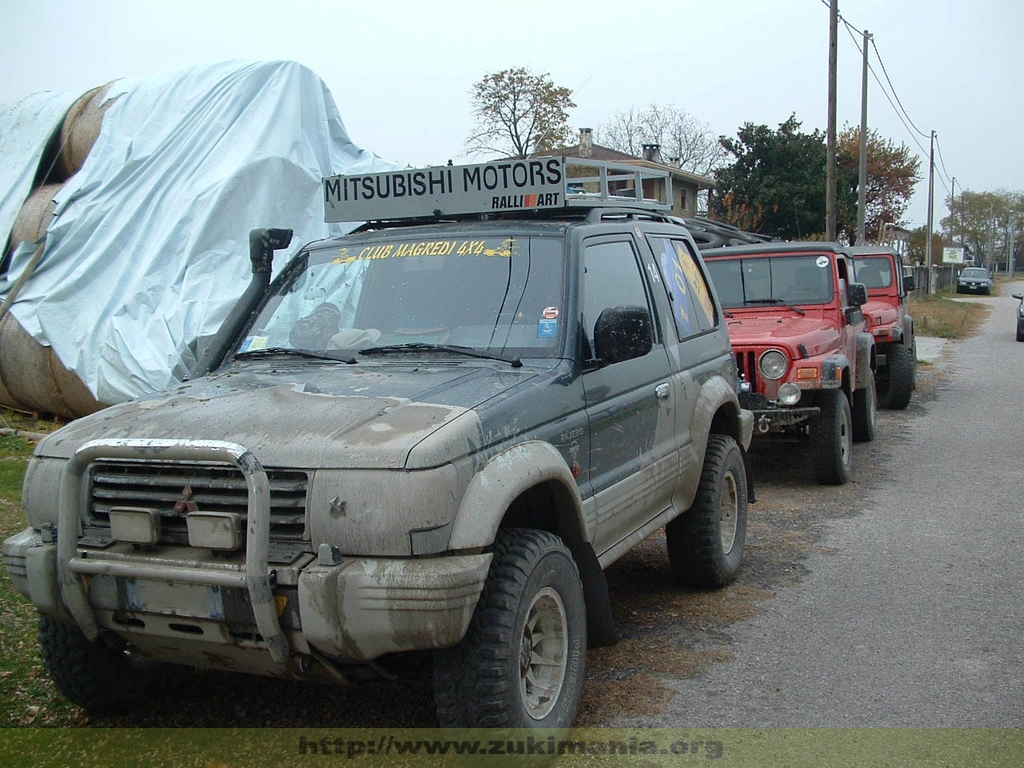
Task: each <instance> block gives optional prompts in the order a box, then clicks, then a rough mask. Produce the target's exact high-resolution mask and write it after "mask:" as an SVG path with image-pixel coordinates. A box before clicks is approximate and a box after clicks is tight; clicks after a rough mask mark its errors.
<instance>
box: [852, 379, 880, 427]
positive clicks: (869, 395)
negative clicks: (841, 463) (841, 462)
mask: <svg viewBox="0 0 1024 768" xmlns="http://www.w3.org/2000/svg"><path fill="white" fill-rule="evenodd" d="M852 416H853V439H854V440H856V441H857V442H858V443H870V442H871V441H872V440H874V439H875V430H876V428H877V426H878V398H877V392H876V391H875V374H874V371H869V372H868V385H867V386H866V387H861V388H860V389H858V390H855V391H854V393H853V413H852Z"/></svg>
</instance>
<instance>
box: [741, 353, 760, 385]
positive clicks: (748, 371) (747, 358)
mask: <svg viewBox="0 0 1024 768" xmlns="http://www.w3.org/2000/svg"><path fill="white" fill-rule="evenodd" d="M736 368H737V370H738V371H739V374H740V378H741V379H743V381H746V382H748V383H749V384H750V391H751V392H757V387H758V381H757V353H756V352H749V351H747V350H743V351H740V352H737V353H736Z"/></svg>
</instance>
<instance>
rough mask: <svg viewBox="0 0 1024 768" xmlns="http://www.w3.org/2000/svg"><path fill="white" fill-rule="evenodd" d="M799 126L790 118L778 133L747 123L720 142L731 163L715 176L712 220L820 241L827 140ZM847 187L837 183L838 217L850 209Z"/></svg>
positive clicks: (776, 235) (781, 235)
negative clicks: (731, 136)
mask: <svg viewBox="0 0 1024 768" xmlns="http://www.w3.org/2000/svg"><path fill="white" fill-rule="evenodd" d="M800 125H801V123H800V122H799V121H798V120H797V119H796V116H795V115H791V116H790V117H789V119H788V120H786V122H784V123H782V124H780V125H779V127H778V129H777V130H774V131H773V130H772V129H771V128H769V127H768V126H766V125H754V124H753V123H745V124H744V125H743V127H742V128H740V130H739V131H738V132H737V134H736V139H731V138H728V137H725V136H722V137H721V138H720V139H719V141H721V143H722V147H723V148H724V149H725V151H726V152H727V153H729V155H731V156H732V157H733V158H734V161H733V163H732V164H731V165H728V166H725V167H723V168H721V169H719V170H718V171H716V172H715V179H716V181H717V185H716V189H715V190H714V192H713V194H712V196H711V199H710V201H709V211H710V213H711V215H712V216H713V217H714V218H717V219H720V220H722V221H725V222H727V223H729V224H732V225H734V226H737V227H740V228H741V229H746V230H748V231H752V232H759V233H761V234H767V235H771V236H773V237H779V238H782V239H785V240H807V239H819V238H820V237H822V233H823V232H824V231H825V162H826V149H825V135H824V134H823V133H822V132H821V131H817V130H816V131H814V132H813V133H809V134H808V133H802V132H801V131H800ZM840 170H841V169H840ZM849 188H850V185H849V182H848V181H842V182H837V189H838V190H840V191H845V194H844V195H842V199H840V200H839V211H840V215H842V211H843V209H844V206H845V207H847V208H849V207H850V206H851V201H850V195H849ZM852 205H856V196H854V198H853V202H852Z"/></svg>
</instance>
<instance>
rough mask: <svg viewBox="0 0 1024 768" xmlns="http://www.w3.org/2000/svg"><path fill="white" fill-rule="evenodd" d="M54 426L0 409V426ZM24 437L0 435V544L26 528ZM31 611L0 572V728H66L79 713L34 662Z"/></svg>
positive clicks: (38, 428) (29, 452)
mask: <svg viewBox="0 0 1024 768" xmlns="http://www.w3.org/2000/svg"><path fill="white" fill-rule="evenodd" d="M59 426H61V425H60V423H58V422H53V421H42V420H36V419H32V418H31V417H28V416H26V415H25V414H20V413H18V412H16V411H9V410H0V428H4V429H18V430H24V431H26V432H52V431H53V430H54V429H56V428H57V427H59ZM32 448H33V446H32V443H31V441H29V440H27V439H25V438H24V437H16V436H13V435H4V436H0V541H2V540H4V539H6V538H8V537H9V536H13V535H14V534H16V533H18V532H19V531H21V530H22V529H24V528H25V526H26V521H25V510H24V508H23V507H22V506H21V486H22V482H23V480H24V478H25V468H26V467H27V466H28V460H29V457H30V456H31V455H32ZM36 621H37V614H36V610H35V608H33V607H32V604H31V603H30V602H29V601H28V599H27V598H25V597H23V596H22V595H21V593H20V592H18V591H17V590H16V589H15V588H14V585H13V584H12V583H11V579H10V577H9V576H8V575H7V570H6V569H3V573H0V728H2V727H6V726H19V725H20V726H24V725H47V726H54V725H70V724H73V723H74V722H76V720H77V719H78V718H79V717H80V714H79V710H78V708H77V707H75V706H74V705H72V704H70V703H69V702H68V701H67V700H66V699H65V698H64V697H63V696H61V695H60V694H58V693H57V689H56V687H55V686H54V685H53V683H52V682H51V680H50V678H49V675H48V674H47V673H46V670H45V668H44V667H43V663H42V660H41V659H40V658H39V651H38V648H37V645H36Z"/></svg>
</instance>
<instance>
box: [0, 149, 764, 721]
mask: <svg viewBox="0 0 1024 768" xmlns="http://www.w3.org/2000/svg"><path fill="white" fill-rule="evenodd" d="M588 168H589V170H588ZM399 179H401V181H399ZM432 182H433V183H432ZM669 184H670V180H669V179H668V177H667V174H666V175H664V176H663V177H659V176H657V175H651V174H650V172H649V171H640V170H637V169H635V168H632V167H630V166H614V165H611V164H601V163H591V164H589V166H586V165H584V166H581V165H580V164H579V163H578V162H577V161H574V160H566V159H562V158H551V159H542V160H536V161H534V160H525V161H509V162H507V163H499V164H483V165H476V166H467V167H443V168H440V169H427V170H424V171H400V172H391V173H386V174H373V175H372V176H359V177H354V178H352V177H333V178H331V179H326V180H325V183H324V190H325V202H326V208H327V212H328V213H327V216H328V218H329V219H332V220H335V219H336V220H338V221H352V220H356V219H365V220H367V221H368V222H369V223H368V224H367V225H365V226H363V227H362V228H361V229H360V231H358V232H356V233H354V234H352V235H349V236H345V237H341V238H332V239H328V240H324V241H320V242H316V243H312V244H310V245H308V246H307V247H304V248H303V249H302V250H301V251H300V252H299V253H298V254H297V255H296V256H295V257H293V259H292V260H291V261H290V263H289V264H288V266H287V267H286V268H285V269H284V271H283V272H282V273H281V274H280V275H278V276H277V277H276V278H275V280H274V281H273V283H272V284H271V285H269V287H268V286H267V280H268V279H269V265H270V263H271V260H272V255H273V251H274V249H276V248H281V247H284V245H285V244H287V242H288V240H289V239H290V233H289V232H288V231H287V230H282V229H266V230H256V231H254V233H253V234H252V236H251V239H250V240H251V253H250V257H251V260H252V263H253V270H254V279H253V283H252V284H251V285H250V287H249V289H248V290H247V291H246V293H245V297H244V299H243V301H242V302H240V304H239V307H238V308H237V310H236V311H235V312H234V313H233V314H232V316H231V317H229V318H228V319H227V320H226V321H225V324H224V328H223V330H222V333H221V334H219V336H218V338H217V339H214V340H213V342H212V343H211V344H210V345H209V348H208V349H207V351H206V353H205V354H204V356H203V358H202V363H201V365H200V366H198V367H197V369H196V371H195V372H194V373H195V376H194V378H193V379H192V380H191V381H188V382H184V383H182V384H181V385H179V386H175V387H173V388H171V389H169V390H167V391H165V392H160V393H155V394H152V395H149V396H147V397H144V398H140V399H139V400H136V401H132V402H128V403H122V404H120V405H116V406H113V407H111V408H109V409H107V410H105V411H102V412H100V413H98V414H95V415H93V416H90V417H86V418H83V419H80V420H78V421H76V422H73V423H71V424H69V425H68V426H66V427H64V428H63V429H61V430H59V431H58V432H56V433H54V434H53V435H52V436H50V437H48V438H46V439H44V440H43V441H41V442H40V443H39V445H38V447H37V449H36V453H35V456H34V458H33V459H32V461H31V463H30V466H29V469H28V471H27V474H26V479H25V489H24V503H25V507H26V511H27V515H28V522H29V527H28V528H26V529H25V530H24V531H23V532H22V533H20V534H18V535H16V536H14V537H12V538H10V539H8V540H7V541H6V542H5V543H4V557H5V561H6V565H7V568H8V571H9V573H10V574H11V577H12V580H13V582H14V584H15V585H16V586H17V588H18V589H19V590H20V591H21V592H22V593H23V594H25V595H27V596H29V598H30V599H31V600H32V602H33V603H34V604H35V605H36V607H37V608H38V609H39V611H40V613H41V614H42V619H41V626H42V631H41V635H40V638H41V643H42V649H43V656H44V659H45V661H46V664H47V666H48V668H49V670H50V672H51V674H52V676H53V678H54V680H55V681H56V682H57V684H58V686H59V687H60V689H61V690H62V691H63V692H64V693H65V694H66V695H67V696H68V697H69V698H71V699H72V700H73V701H75V702H77V703H78V704H80V705H82V706H84V707H87V708H89V709H92V710H95V711H109V710H116V709H125V708H129V707H133V706H136V705H138V704H140V703H142V702H143V701H145V699H147V698H149V697H150V696H152V695H154V694H156V693H158V692H159V691H160V690H161V688H162V686H164V684H165V683H166V682H167V681H168V679H169V678H170V677H171V676H172V675H173V673H174V670H175V669H176V668H178V666H179V665H183V666H196V667H212V668H219V669H226V670H233V671H242V672H251V673H258V674H264V675H271V676H279V677H291V678H300V679H301V678H307V677H309V678H324V679H328V680H335V681H352V680H359V679H362V678H367V677H373V676H392V677H393V676H395V675H401V674H409V673H411V672H413V671H415V669H416V668H417V666H418V663H419V662H423V661H426V662H427V663H429V664H431V665H432V668H433V684H434V691H435V700H436V704H437V708H438V718H439V721H440V723H441V724H442V725H444V726H494V727H533V726H540V727H558V728H564V727H568V726H569V725H570V724H571V723H572V721H573V718H574V716H575V712H576V707H577V703H578V701H579V697H580V693H581V690H582V685H583V679H584V669H585V652H586V648H587V646H588V645H596V644H601V643H609V642H613V641H614V629H613V627H612V623H611V618H610V617H611V613H610V605H609V597H608V592H607V587H606V585H605V581H604V575H603V568H605V567H607V566H608V565H609V564H611V563H612V562H614V561H615V560H616V559H618V558H619V557H621V556H622V555H623V554H624V553H625V552H627V551H628V550H629V549H630V548H631V547H633V546H634V545H636V544H637V543H638V542H640V541H641V540H643V539H644V538H645V537H647V536H649V535H650V534H652V533H654V532H655V531H657V530H658V529H660V528H662V527H664V528H665V529H666V539H667V542H668V556H669V560H670V562H671V565H672V568H673V570H674V571H675V573H676V574H677V576H678V578H679V580H680V581H681V582H682V583H685V584H692V585H699V586H704V587H708V586H720V585H723V584H726V583H728V582H729V581H731V580H732V579H733V578H735V576H736V574H737V571H738V569H739V567H740V563H741V561H742V556H743V549H744V541H745V532H746V512H747V504H748V501H749V500H750V499H751V496H752V490H751V489H750V487H749V485H748V482H747V474H746V469H745V453H744V451H745V449H746V447H747V446H748V445H749V442H750V437H751V433H752V427H753V417H752V415H751V414H750V412H749V411H745V410H742V409H741V407H740V405H739V401H738V397H737V393H736V383H737V371H736V365H735V361H734V358H733V356H732V353H731V350H730V347H729V339H728V334H727V330H726V327H725V324H724V322H723V315H722V312H721V309H720V308H719V306H718V303H717V300H716V298H715V294H714V290H713V288H712V286H711V284H710V282H709V281H708V280H707V277H706V274H705V271H704V265H703V262H702V261H701V258H700V255H699V253H698V252H697V249H696V247H695V246H694V243H693V241H692V239H691V238H690V236H689V234H688V233H687V231H686V230H685V229H684V228H682V227H680V226H678V225H677V224H675V223H673V222H672V221H670V220H669V219H668V218H667V217H666V216H665V214H664V213H663V210H664V209H665V206H666V204H665V203H664V202H658V201H655V200H652V198H653V197H655V193H657V192H661V193H662V194H661V195H659V197H661V198H662V199H663V200H667V199H670V198H668V197H665V196H664V194H663V193H664V191H666V188H667V187H668V185H669ZM403 211H404V212H406V213H407V214H408V215H406V216H402V215H401V214H402V212H403Z"/></svg>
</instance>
